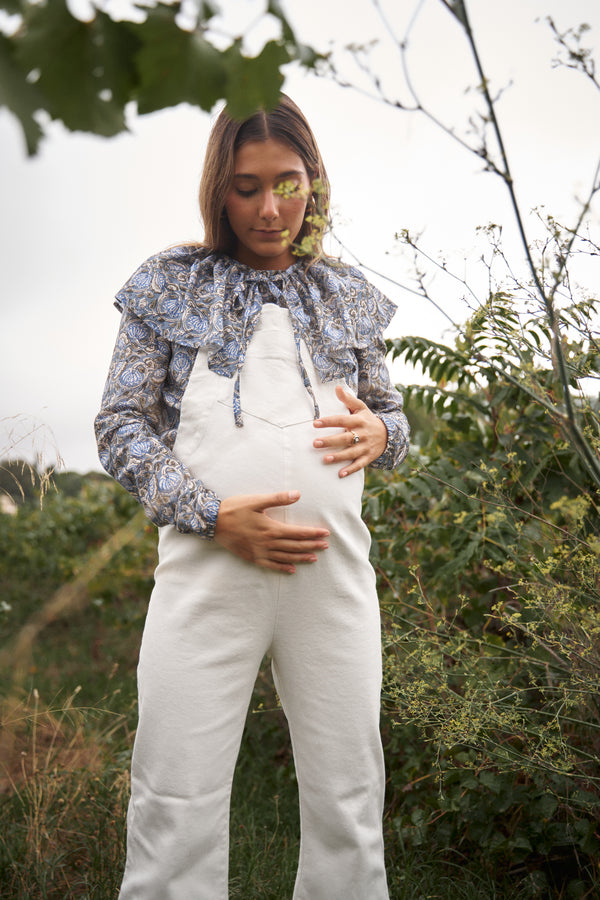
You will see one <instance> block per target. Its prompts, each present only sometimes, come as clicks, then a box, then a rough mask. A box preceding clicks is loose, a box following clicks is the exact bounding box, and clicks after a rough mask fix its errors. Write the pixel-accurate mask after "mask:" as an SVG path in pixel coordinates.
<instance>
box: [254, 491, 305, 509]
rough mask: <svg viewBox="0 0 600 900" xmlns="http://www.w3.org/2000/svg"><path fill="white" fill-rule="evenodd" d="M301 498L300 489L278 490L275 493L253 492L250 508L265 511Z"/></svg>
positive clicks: (287, 504)
mask: <svg viewBox="0 0 600 900" xmlns="http://www.w3.org/2000/svg"><path fill="white" fill-rule="evenodd" d="M299 499H300V491H277V493H275V494H253V495H250V496H249V497H248V505H249V507H250V509H253V510H255V511H256V512H264V510H265V509H271V508H273V507H275V506H289V505H290V504H291V503H296V502H297V501H298V500H299Z"/></svg>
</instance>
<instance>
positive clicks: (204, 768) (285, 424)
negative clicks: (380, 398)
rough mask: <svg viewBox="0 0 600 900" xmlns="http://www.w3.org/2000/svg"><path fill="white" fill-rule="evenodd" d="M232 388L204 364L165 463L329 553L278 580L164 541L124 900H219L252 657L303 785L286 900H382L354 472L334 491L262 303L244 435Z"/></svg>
mask: <svg viewBox="0 0 600 900" xmlns="http://www.w3.org/2000/svg"><path fill="white" fill-rule="evenodd" d="M303 358H304V361H305V365H306V368H307V370H308V372H309V375H310V378H311V381H312V384H313V388H314V390H315V394H316V396H317V399H318V401H319V404H320V407H321V414H322V415H327V414H328V413H329V414H331V413H335V412H344V411H345V410H344V407H343V406H342V404H340V402H339V400H338V399H337V398H336V396H335V393H334V385H332V384H323V383H321V382H320V379H319V378H318V375H317V374H316V372H315V370H314V368H313V367H312V364H311V361H310V357H309V356H308V353H307V352H306V348H303ZM232 391H233V383H232V381H231V380H230V379H227V378H223V377H222V376H219V375H215V374H214V373H212V372H210V371H209V369H208V367H207V364H206V354H205V352H204V351H199V353H198V358H197V361H196V364H195V367H194V370H193V372H192V375H191V378H190V383H189V385H188V388H187V389H186V393H185V395H184V398H183V403H182V410H181V421H180V427H179V431H178V436H177V441H176V445H175V452H176V454H177V456H178V457H179V458H180V459H181V460H183V461H184V462H185V463H186V464H187V465H189V466H190V468H191V469H192V471H193V472H194V473H195V474H196V475H197V476H198V477H200V478H202V480H203V481H204V482H205V483H206V484H207V486H209V487H210V488H212V489H213V490H214V491H215V492H216V493H217V494H218V495H219V496H221V497H226V496H231V495H233V494H240V493H245V494H248V493H255V492H261V493H263V492H272V491H279V490H293V489H298V490H300V491H301V494H302V496H301V499H300V500H299V501H298V502H297V503H295V504H294V505H292V506H290V507H284V508H280V509H277V510H273V511H272V515H273V516H277V517H280V518H284V519H285V520H287V521H290V522H291V521H294V522H298V521H301V522H304V523H307V524H311V525H320V524H323V525H324V526H326V527H327V528H328V529H329V530H330V532H331V536H330V538H329V539H328V540H329V549H327V550H325V551H321V552H320V553H319V554H318V557H319V558H318V561H317V562H316V563H312V564H310V563H309V564H306V565H301V566H298V568H297V572H296V574H295V575H284V574H279V573H276V572H272V571H268V570H266V569H261V568H259V567H257V566H254V565H252V564H250V563H247V562H244V561H243V560H241V559H238V558H237V557H235V556H233V555H231V554H230V553H228V552H227V551H226V550H224V549H223V548H221V547H220V546H219V545H217V544H215V543H214V542H212V541H211V542H207V541H202V540H200V539H199V538H197V537H195V536H194V535H183V534H179V533H177V532H176V531H175V530H174V529H173V528H171V527H170V526H168V527H166V528H162V529H161V531H160V537H159V564H158V568H157V570H156V584H155V588H154V591H153V593H152V597H151V601H150V606H149V610H148V616H147V620H146V625H145V629H144V635H143V640H142V648H141V654H140V663H139V670H138V680H139V701H140V705H139V726H138V731H137V735H136V740H135V747H134V754H133V761H132V797H131V802H130V807H129V814H128V840H127V865H126V869H125V875H124V879H123V884H122V887H121V893H120V900H227V897H228V854H229V798H230V792H231V784H232V779H233V773H234V768H235V763H236V759H237V756H238V751H239V746H240V741H241V737H242V731H243V726H244V721H245V717H246V713H247V710H248V705H249V703H250V698H251V694H252V689H253V686H254V682H255V680H256V676H257V672H258V669H259V666H260V663H261V661H262V659H263V657H264V655H265V654H270V656H271V659H272V667H273V675H274V679H275V684H276V687H277V692H278V694H279V697H280V699H281V703H282V706H283V709H284V711H285V714H286V717H287V720H288V723H289V728H290V734H291V739H292V746H293V753H294V762H295V766H296V773H297V778H298V786H299V795H300V819H301V845H300V861H299V867H298V874H297V879H296V886H295V890H294V895H293V900H387V898H388V891H387V885H386V877H385V869H384V862H383V838H382V825H381V819H382V811H383V793H384V781H385V778H384V767H383V754H382V749H381V740H380V735H379V710H380V689H381V641H380V619H379V608H378V602H377V595H376V591H375V578H374V573H373V570H372V568H371V566H370V564H369V561H368V552H369V534H368V531H367V529H366V527H365V525H364V523H363V522H362V520H361V518H360V506H361V493H362V486H363V477H362V473H356V474H353V475H351V476H349V477H347V478H343V479H340V478H339V477H338V468H339V467H336V466H326V465H324V464H323V461H322V456H321V454H320V453H319V452H318V451H316V450H315V449H314V448H313V447H312V442H313V440H314V436H315V434H316V431H315V429H314V428H313V426H312V419H313V405H312V401H311V398H310V397H309V395H308V393H307V391H306V389H305V387H304V385H303V383H302V380H301V378H300V374H299V370H298V365H297V359H296V351H295V346H294V341H293V334H292V331H291V326H290V322H289V317H288V313H287V310H285V309H282V308H279V307H277V306H274V305H271V304H269V305H265V307H264V309H263V311H262V315H261V321H260V323H259V325H258V327H257V330H256V332H255V334H254V337H253V339H252V341H251V343H250V347H249V349H248V356H247V359H246V362H245V365H244V369H243V372H242V380H241V401H242V410H243V420H244V427H243V428H236V426H235V424H234V418H233V410H232V403H231V396H232ZM248 900H251V898H248ZM282 900H283V898H282Z"/></svg>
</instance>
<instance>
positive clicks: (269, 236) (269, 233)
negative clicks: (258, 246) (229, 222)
mask: <svg viewBox="0 0 600 900" xmlns="http://www.w3.org/2000/svg"><path fill="white" fill-rule="evenodd" d="M253 231H254V233H255V234H258V235H260V236H261V237H263V238H265V239H266V240H276V239H277V238H280V237H281V232H282V229H281V228H274V229H270V228H254V229H253Z"/></svg>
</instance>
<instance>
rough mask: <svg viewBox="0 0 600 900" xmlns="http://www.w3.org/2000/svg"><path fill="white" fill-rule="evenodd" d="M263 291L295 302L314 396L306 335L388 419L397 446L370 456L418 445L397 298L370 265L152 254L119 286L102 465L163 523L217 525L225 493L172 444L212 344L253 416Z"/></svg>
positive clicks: (214, 359) (324, 367)
mask: <svg viewBox="0 0 600 900" xmlns="http://www.w3.org/2000/svg"><path fill="white" fill-rule="evenodd" d="M263 302H276V303H278V304H280V305H281V306H284V307H286V308H287V309H288V310H289V313H290V318H291V322H292V327H293V330H294V335H295V339H296V349H297V359H298V366H299V374H300V376H301V377H302V379H303V381H304V384H305V386H306V388H307V390H308V391H309V393H310V394H311V397H312V398H313V402H314V394H313V391H312V386H311V384H310V379H309V376H308V374H307V372H306V370H305V367H304V365H303V363H302V358H301V355H300V341H301V340H304V341H305V343H306V345H307V347H308V348H309V351H310V354H311V357H312V360H313V363H314V366H315V369H316V371H317V373H318V375H319V377H320V378H321V379H322V380H323V381H335V380H345V381H346V382H347V383H348V384H349V385H350V386H352V387H353V388H354V390H355V391H356V392H357V394H358V396H359V397H360V398H361V399H362V400H363V401H364V402H365V403H366V404H367V406H369V408H370V409H371V410H372V411H373V412H374V413H376V414H377V415H378V416H379V417H380V418H381V419H382V421H383V422H384V424H385V426H386V428H387V432H388V443H387V447H386V450H385V451H384V453H383V454H382V455H381V456H380V457H379V458H378V459H377V460H375V461H374V462H373V463H371V465H372V466H374V467H377V468H393V467H395V466H396V465H398V464H399V463H400V462H401V461H402V460H403V459H404V458H405V456H406V454H407V452H408V439H409V427H408V422H407V421H406V417H405V416H404V414H403V412H402V398H401V396H400V394H399V393H398V391H396V390H395V388H394V387H393V386H392V384H391V382H390V377H389V373H388V370H387V366H386V363H385V343H384V340H383V330H384V328H385V327H386V326H387V325H388V324H389V322H390V320H391V318H392V315H393V314H394V311H395V309H396V307H395V306H394V304H393V303H392V302H391V301H390V300H388V299H387V297H384V295H383V294H381V293H380V292H379V291H378V290H377V289H376V288H375V287H373V285H371V284H370V283H369V282H368V281H367V280H366V279H365V278H364V276H363V275H362V273H361V272H359V271H358V270H357V269H355V268H352V267H349V266H342V265H340V264H338V263H332V262H328V261H323V260H318V261H316V262H312V263H311V264H310V265H307V264H306V262H305V261H298V262H297V263H295V264H294V265H293V266H291V267H290V268H289V269H286V270H284V271H276V272H275V271H259V270H255V269H251V268H249V267H248V266H245V265H243V264H241V263H238V262H236V261H235V260H232V259H231V258H229V257H227V256H224V255H222V254H217V253H212V252H210V251H208V250H206V249H205V248H201V247H197V246H192V245H190V246H187V245H184V246H180V247H175V248H172V249H170V250H166V251H164V252H162V253H159V254H158V255H156V256H153V257H151V258H150V259H148V260H147V261H146V262H144V263H143V264H142V265H141V266H140V267H139V269H138V270H137V271H136V272H135V273H134V275H133V276H132V277H131V278H130V279H129V281H128V282H127V283H126V284H125V285H124V287H123V288H122V289H121V291H119V293H118V294H117V298H116V306H117V308H118V309H119V310H120V311H121V312H122V314H123V315H122V319H121V327H120V329H119V334H118V337H117V342H116V346H115V351H114V354H113V358H112V362H111V367H110V371H109V375H108V379H107V383H106V387H105V390H104V396H103V400H102V408H101V410H100V413H99V414H98V416H97V418H96V422H95V427H96V435H97V440H98V448H99V453H100V461H101V463H102V465H103V466H104V468H105V469H106V470H107V471H108V472H109V473H110V474H111V475H113V476H114V477H115V478H116V479H117V480H118V481H119V482H120V483H121V484H122V485H123V486H124V487H125V488H126V489H127V490H129V491H131V492H132V493H133V494H134V495H135V496H136V497H137V498H138V499H139V501H140V502H141V503H142V505H143V506H144V509H145V511H146V514H147V515H148V516H149V518H150V519H151V520H152V521H153V522H154V523H155V524H157V525H166V524H173V525H174V526H175V528H176V529H177V530H178V531H181V532H193V533H196V534H198V535H200V536H201V537H205V538H212V537H213V536H214V529H215V524H216V519H217V513H218V510H219V502H220V501H219V498H218V497H217V496H216V495H215V494H214V493H213V492H212V491H211V490H210V489H209V488H208V487H207V486H205V485H204V484H203V483H202V482H201V481H199V480H198V479H196V478H194V477H193V476H192V474H191V473H190V472H189V470H188V469H187V468H186V467H185V466H184V465H183V464H182V463H181V462H179V460H178V459H177V458H176V457H175V456H174V454H173V453H172V449H173V445H174V443H175V438H176V435H177V428H178V425H179V412H180V407H181V399H182V397H183V393H184V391H185V388H186V385H187V383H188V380H189V377H190V373H191V371H192V367H193V365H194V361H195V358H196V353H197V350H198V349H199V348H200V347H202V348H205V349H206V350H207V355H208V365H209V368H211V369H212V370H213V371H214V372H216V373H217V374H219V375H222V376H224V377H227V378H231V379H233V380H234V384H233V389H232V391H233V406H234V416H235V420H236V424H237V425H239V426H242V425H243V421H242V415H241V404H240V397H239V384H240V381H239V376H240V372H241V369H242V367H243V365H244V360H245V356H246V350H247V347H248V344H249V342H250V340H251V338H252V334H253V333H254V329H255V327H256V324H257V322H258V319H259V317H260V312H261V309H262V304H263ZM318 415H319V412H318V407H317V406H316V403H315V416H318Z"/></svg>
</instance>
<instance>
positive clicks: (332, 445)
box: [313, 429, 360, 450]
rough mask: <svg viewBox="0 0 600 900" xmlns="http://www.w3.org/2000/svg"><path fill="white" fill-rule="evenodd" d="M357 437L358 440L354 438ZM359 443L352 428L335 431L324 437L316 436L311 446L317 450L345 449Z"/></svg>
mask: <svg viewBox="0 0 600 900" xmlns="http://www.w3.org/2000/svg"><path fill="white" fill-rule="evenodd" d="M356 437H358V438H359V439H358V441H356V440H355V438H356ZM359 443H360V437H359V436H358V434H357V432H356V431H354V430H352V429H347V430H346V431H337V432H336V433H335V434H329V435H327V436H326V437H325V436H324V437H318V438H315V440H314V441H313V447H316V448H317V450H321V449H325V450H347V449H348V447H353V446H356V444H359Z"/></svg>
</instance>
